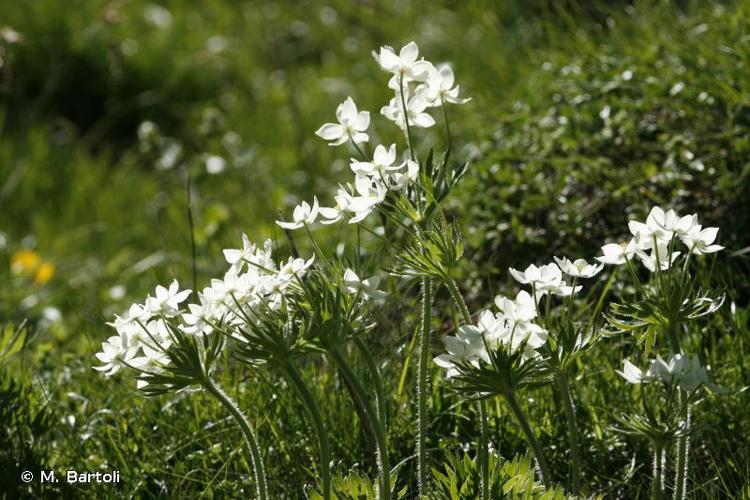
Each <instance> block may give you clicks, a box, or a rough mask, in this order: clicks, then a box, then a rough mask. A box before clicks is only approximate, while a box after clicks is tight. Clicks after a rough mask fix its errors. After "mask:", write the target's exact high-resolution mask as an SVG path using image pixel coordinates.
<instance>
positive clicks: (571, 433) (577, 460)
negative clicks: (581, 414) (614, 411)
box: [557, 372, 581, 495]
mask: <svg viewBox="0 0 750 500" xmlns="http://www.w3.org/2000/svg"><path fill="white" fill-rule="evenodd" d="M557 383H558V387H559V389H560V397H561V399H562V401H563V407H564V408H565V416H566V417H567V420H568V442H569V444H570V456H571V458H572V461H573V463H572V470H571V474H572V476H573V488H572V489H573V494H574V495H578V494H579V493H580V492H581V448H580V444H579V440H578V423H577V421H576V412H575V406H574V405H573V399H572V398H571V396H570V387H569V385H568V375H567V374H566V373H564V372H563V373H561V374H560V376H559V377H558V379H557Z"/></svg>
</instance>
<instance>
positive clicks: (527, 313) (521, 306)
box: [495, 290, 537, 326]
mask: <svg viewBox="0 0 750 500" xmlns="http://www.w3.org/2000/svg"><path fill="white" fill-rule="evenodd" d="M495 305H496V306H497V308H498V309H499V310H500V312H501V313H502V315H503V317H504V318H505V319H506V320H507V321H508V322H510V323H511V326H513V325H515V324H516V323H523V322H527V321H531V320H533V319H534V318H536V314H537V310H536V304H535V303H534V299H532V298H531V295H530V294H529V293H528V292H526V291H525V290H521V291H520V292H518V295H516V299H515V300H511V299H509V298H508V297H504V296H502V295H498V296H497V297H495Z"/></svg>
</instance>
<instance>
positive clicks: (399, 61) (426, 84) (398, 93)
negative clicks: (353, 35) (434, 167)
mask: <svg viewBox="0 0 750 500" xmlns="http://www.w3.org/2000/svg"><path fill="white" fill-rule="evenodd" d="M373 55H374V57H375V60H376V61H377V62H378V64H379V65H380V67H381V68H382V69H383V70H385V71H387V72H389V73H391V74H392V77H391V79H390V81H389V83H388V86H389V87H390V88H391V89H392V90H394V92H395V96H394V97H393V98H392V99H391V101H390V103H389V104H388V105H387V106H384V107H383V108H382V109H381V114H382V115H383V116H385V117H386V118H387V119H389V120H391V121H393V122H394V123H396V124H397V125H398V126H399V127H400V128H401V129H402V130H404V131H405V132H406V131H407V129H408V127H421V128H429V127H431V126H433V125H434V124H435V119H434V118H433V117H432V116H430V115H429V114H428V113H427V109H429V108H433V107H439V106H444V105H445V104H446V103H453V104H463V103H465V102H467V101H468V100H469V99H463V98H461V97H459V86H457V85H456V86H454V80H455V77H454V75H453V70H452V69H451V68H450V67H449V66H447V65H443V66H440V67H435V66H434V65H433V64H432V63H431V62H429V61H426V60H424V59H418V57H419V48H418V47H417V44H416V43H414V42H411V43H409V44H407V45H406V46H404V47H403V48H402V49H401V50H400V51H399V53H398V54H396V52H395V51H394V50H393V49H392V48H391V47H382V48H381V49H380V52H378V53H373ZM336 119H337V123H325V124H323V126H321V127H320V128H319V129H318V130H317V131H316V132H315V133H316V135H318V136H319V137H320V138H322V139H324V140H326V141H328V143H329V145H331V146H341V145H343V144H346V143H351V144H352V145H353V146H354V147H355V148H356V149H357V151H358V152H359V153H360V155H361V158H359V159H357V158H352V159H350V161H349V166H350V169H351V171H352V172H353V173H354V181H353V183H349V184H347V185H340V186H339V188H338V190H337V192H336V194H335V196H334V200H335V204H334V205H333V206H330V207H321V206H319V204H318V200H317V198H314V201H313V203H312V205H310V204H309V203H308V202H305V201H303V202H302V203H300V204H299V205H298V206H296V207H295V208H294V211H293V213H292V220H291V221H276V223H277V224H278V225H279V226H280V227H282V228H284V229H289V230H292V229H300V228H303V227H307V228H310V227H312V226H313V225H314V224H315V223H316V222H317V221H318V220H320V223H321V224H333V223H336V222H339V221H341V220H343V219H345V218H347V219H348V222H349V223H350V224H356V223H358V222H361V221H362V220H364V219H365V218H366V217H367V216H368V215H370V214H371V213H372V212H373V211H374V210H375V209H376V208H377V207H378V205H380V204H381V203H382V202H383V201H384V200H385V198H386V196H387V194H388V192H389V191H401V190H403V189H404V188H405V187H406V186H408V185H409V184H410V183H412V182H415V181H416V180H417V177H418V175H419V164H418V163H417V162H416V161H414V159H413V158H406V157H405V158H403V159H401V160H399V155H398V152H397V151H396V145H395V144H390V145H384V144H379V145H377V146H375V149H374V151H373V153H372V156H371V157H368V156H366V155H365V154H364V152H363V151H362V149H361V148H360V146H359V145H360V144H363V143H366V142H369V140H370V136H369V134H368V129H369V126H370V113H369V112H368V111H359V109H358V108H357V105H356V103H355V102H354V100H353V99H352V98H351V97H347V98H346V100H345V101H344V102H343V103H341V104H340V105H339V106H338V108H337V109H336Z"/></svg>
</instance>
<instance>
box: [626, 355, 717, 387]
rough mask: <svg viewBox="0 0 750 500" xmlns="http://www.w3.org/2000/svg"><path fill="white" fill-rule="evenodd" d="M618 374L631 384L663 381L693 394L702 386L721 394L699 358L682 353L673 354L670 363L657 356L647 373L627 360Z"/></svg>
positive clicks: (651, 362)
mask: <svg viewBox="0 0 750 500" xmlns="http://www.w3.org/2000/svg"><path fill="white" fill-rule="evenodd" d="M617 373H619V374H620V375H621V376H622V377H623V378H624V379H625V380H627V381H628V382H630V383H631V384H641V383H647V382H653V381H657V380H661V381H662V382H664V383H665V384H676V385H677V386H679V387H680V389H682V390H683V391H687V392H693V391H695V390H696V389H698V388H699V387H702V386H704V387H706V388H708V389H710V390H711V391H713V392H720V389H721V388H720V387H719V386H717V385H715V384H712V383H711V382H710V381H709V379H708V372H707V371H706V369H705V368H704V367H703V365H701V362H700V360H699V359H698V358H697V357H695V356H692V357H688V356H685V355H684V354H680V353H677V354H673V355H672V356H671V357H670V358H669V361H664V360H663V359H662V358H661V356H656V359H652V360H650V361H649V363H648V369H647V370H646V371H645V372H644V371H643V370H641V369H640V368H638V367H637V366H635V365H634V364H633V363H631V362H630V360H628V359H626V360H625V361H624V362H623V368H622V371H620V370H617Z"/></svg>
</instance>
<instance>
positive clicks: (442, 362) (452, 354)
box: [433, 325, 486, 378]
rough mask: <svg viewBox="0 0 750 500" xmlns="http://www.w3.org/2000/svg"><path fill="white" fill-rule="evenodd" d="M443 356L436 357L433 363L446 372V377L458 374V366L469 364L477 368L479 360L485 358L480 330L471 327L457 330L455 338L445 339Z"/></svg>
mask: <svg viewBox="0 0 750 500" xmlns="http://www.w3.org/2000/svg"><path fill="white" fill-rule="evenodd" d="M445 350H446V351H447V352H446V353H445V354H441V355H439V356H436V357H435V358H434V360H433V361H435V364H436V365H438V366H439V367H440V368H443V369H445V370H447V373H446V377H448V378H452V377H455V376H456V375H459V374H460V371H459V369H458V365H459V364H463V363H470V364H474V365H475V366H478V364H479V359H480V358H486V351H485V347H484V340H483V333H482V330H481V329H479V328H477V327H476V326H472V325H464V326H462V327H461V328H459V329H458V332H457V333H456V336H455V337H453V336H448V337H446V338H445Z"/></svg>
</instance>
